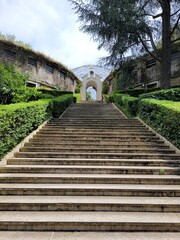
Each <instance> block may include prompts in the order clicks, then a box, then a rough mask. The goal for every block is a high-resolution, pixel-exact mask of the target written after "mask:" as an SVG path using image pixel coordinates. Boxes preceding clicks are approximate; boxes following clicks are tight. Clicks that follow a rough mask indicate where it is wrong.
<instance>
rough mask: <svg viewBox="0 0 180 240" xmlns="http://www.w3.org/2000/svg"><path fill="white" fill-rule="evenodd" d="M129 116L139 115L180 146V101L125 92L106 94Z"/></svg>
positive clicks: (107, 99) (107, 100) (108, 98)
mask: <svg viewBox="0 0 180 240" xmlns="http://www.w3.org/2000/svg"><path fill="white" fill-rule="evenodd" d="M105 100H106V102H114V104H115V105H116V106H117V107H118V108H120V110H122V111H123V112H124V113H125V114H126V115H127V116H128V117H134V116H139V117H140V118H141V119H142V120H144V121H145V122H146V123H147V124H148V125H149V126H151V127H153V128H154V129H155V130H156V131H157V132H159V133H160V134H162V135H163V136H164V137H165V138H167V139H168V140H169V141H171V142H172V143H173V144H174V145H176V146H177V147H178V148H180V124H179V121H180V102H174V101H167V100H155V99H140V98H134V97H130V96H128V95H123V94H113V95H106V96H105Z"/></svg>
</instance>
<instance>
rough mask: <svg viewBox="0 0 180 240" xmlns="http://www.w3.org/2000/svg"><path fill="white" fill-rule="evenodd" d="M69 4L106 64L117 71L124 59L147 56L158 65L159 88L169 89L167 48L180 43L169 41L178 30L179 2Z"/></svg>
mask: <svg viewBox="0 0 180 240" xmlns="http://www.w3.org/2000/svg"><path fill="white" fill-rule="evenodd" d="M69 1H70V2H71V3H72V4H73V5H74V9H75V10H76V13H77V14H78V17H79V20H80V22H81V23H82V25H81V30H82V31H84V32H86V33H88V34H90V35H91V36H92V37H93V39H94V40H95V41H97V42H98V43H99V48H105V49H106V50H107V51H108V52H109V56H108V57H107V58H105V59H104V60H105V61H106V63H108V64H111V65H112V66H114V67H117V66H119V65H120V64H121V63H122V62H123V60H124V59H125V58H127V56H131V58H132V57H135V56H137V55H140V54H144V52H148V53H149V54H150V55H151V56H152V57H153V58H155V59H156V60H157V61H159V62H160V63H161V88H165V89H166V88H169V87H170V78H171V44H172V43H174V42H176V41H178V40H179V39H180V38H176V39H173V38H172V36H173V33H174V32H175V30H176V29H177V28H178V27H179V21H180V5H179V3H180V0H131V1H129V0H111V1H109V0H69ZM172 39H173V40H172ZM157 45H161V48H160V49H159V48H157Z"/></svg>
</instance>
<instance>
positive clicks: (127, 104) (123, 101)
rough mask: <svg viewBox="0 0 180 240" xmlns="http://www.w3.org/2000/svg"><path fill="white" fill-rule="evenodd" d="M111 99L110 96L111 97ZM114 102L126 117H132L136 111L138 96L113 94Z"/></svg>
mask: <svg viewBox="0 0 180 240" xmlns="http://www.w3.org/2000/svg"><path fill="white" fill-rule="evenodd" d="M111 99H112V97H111ZM113 101H114V104H115V105H116V106H117V107H118V108H120V109H121V110H122V111H123V112H124V113H125V114H126V115H127V116H128V117H134V116H136V115H137V112H138V98H135V97H131V96H129V95H123V94H114V95H113Z"/></svg>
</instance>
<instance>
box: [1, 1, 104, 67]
mask: <svg viewBox="0 0 180 240" xmlns="http://www.w3.org/2000/svg"><path fill="white" fill-rule="evenodd" d="M79 26H80V23H78V22H77V15H75V13H74V11H73V10H72V6H71V5H70V3H69V2H68V0H0V32H2V33H3V34H14V35H15V36H16V39H17V40H22V41H24V42H26V43H30V45H31V46H32V48H33V49H34V50H36V51H40V52H43V53H44V54H46V55H48V56H50V57H52V58H54V59H55V60H58V61H60V62H62V63H63V64H65V65H66V66H67V67H68V68H76V67H79V66H82V65H86V64H96V63H97V61H98V59H99V58H100V57H103V56H105V54H106V53H105V52H104V51H98V50H97V43H94V42H93V41H92V40H90V36H89V35H87V34H84V33H82V32H80V30H79Z"/></svg>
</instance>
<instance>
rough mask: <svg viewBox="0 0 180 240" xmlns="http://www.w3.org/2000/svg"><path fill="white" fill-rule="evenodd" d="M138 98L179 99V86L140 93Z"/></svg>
mask: <svg viewBox="0 0 180 240" xmlns="http://www.w3.org/2000/svg"><path fill="white" fill-rule="evenodd" d="M140 98H149V99H158V100H171V101H180V88H171V89H168V90H160V91H156V92H151V93H145V94H142V95H140Z"/></svg>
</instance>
